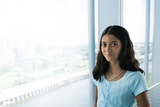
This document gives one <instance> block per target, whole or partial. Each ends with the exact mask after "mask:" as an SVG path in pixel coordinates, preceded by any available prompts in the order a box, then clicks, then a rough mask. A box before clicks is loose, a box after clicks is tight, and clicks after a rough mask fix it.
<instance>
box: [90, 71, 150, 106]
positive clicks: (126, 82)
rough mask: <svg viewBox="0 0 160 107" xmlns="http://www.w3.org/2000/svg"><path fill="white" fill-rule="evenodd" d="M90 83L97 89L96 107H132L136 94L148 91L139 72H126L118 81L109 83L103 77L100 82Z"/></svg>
mask: <svg viewBox="0 0 160 107" xmlns="http://www.w3.org/2000/svg"><path fill="white" fill-rule="evenodd" d="M92 81H93V82H94V84H95V85H96V86H97V88H98V99H97V107H133V105H134V102H135V99H136V97H135V96H137V95H138V94H140V93H142V92H144V91H148V85H147V83H146V80H145V77H144V75H143V74H142V73H141V72H139V71H135V72H133V71H127V72H126V73H125V75H124V76H123V77H122V78H121V79H120V80H118V81H113V82H110V81H108V80H107V79H106V78H105V76H104V75H102V77H101V82H99V81H96V80H95V79H94V78H93V76H92Z"/></svg>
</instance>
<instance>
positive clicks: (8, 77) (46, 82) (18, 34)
mask: <svg viewBox="0 0 160 107" xmlns="http://www.w3.org/2000/svg"><path fill="white" fill-rule="evenodd" d="M87 12H88V1H87V0H76V1H75V0H40V1H39V0H27V1H26V0H25V1H24V0H23V1H21V0H14V1H13V0H1V1H0V41H1V42H0V106H1V105H5V104H9V105H6V107H8V106H10V107H19V106H21V107H25V106H28V105H29V106H30V107H31V106H38V107H44V106H46V104H47V106H55V107H56V106H57V107H58V106H59V107H60V106H62V107H64V106H67V104H68V106H70V105H73V104H74V105H75V107H79V106H80V107H82V106H83V107H88V106H89V103H87V102H89V79H88V73H89V70H88V69H89V64H88V63H89V62H88V13H87ZM65 90H66V91H65ZM84 90H85V91H84ZM55 96H56V97H55ZM77 96H78V97H77ZM46 99H47V100H46ZM49 99H50V100H49ZM52 99H53V100H52ZM66 99H67V100H66ZM41 100H43V101H41ZM66 101H67V102H68V103H66ZM17 102H18V103H17ZM37 102H38V103H37ZM63 102H64V103H63ZM71 102H73V103H71ZM84 102H86V103H84ZM64 104H65V105H64ZM63 105H64V106H63Z"/></svg>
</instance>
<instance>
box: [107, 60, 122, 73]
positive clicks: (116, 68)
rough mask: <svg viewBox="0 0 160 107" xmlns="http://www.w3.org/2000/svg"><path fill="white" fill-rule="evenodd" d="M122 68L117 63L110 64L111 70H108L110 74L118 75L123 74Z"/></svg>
mask: <svg viewBox="0 0 160 107" xmlns="http://www.w3.org/2000/svg"><path fill="white" fill-rule="evenodd" d="M121 70H122V69H121V67H120V65H119V62H117V63H110V64H109V69H108V71H109V72H110V73H112V74H117V73H119V72H121Z"/></svg>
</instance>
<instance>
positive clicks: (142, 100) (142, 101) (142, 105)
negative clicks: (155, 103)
mask: <svg viewBox="0 0 160 107" xmlns="http://www.w3.org/2000/svg"><path fill="white" fill-rule="evenodd" d="M136 101H137V107H151V105H150V101H149V98H148V94H147V91H144V92H142V93H140V94H139V95H137V96H136Z"/></svg>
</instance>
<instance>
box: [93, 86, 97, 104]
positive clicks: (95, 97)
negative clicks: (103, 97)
mask: <svg viewBox="0 0 160 107" xmlns="http://www.w3.org/2000/svg"><path fill="white" fill-rule="evenodd" d="M97 99H98V89H97V86H96V85H95V91H94V100H95V102H97Z"/></svg>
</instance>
